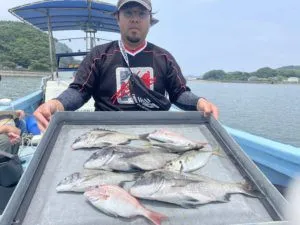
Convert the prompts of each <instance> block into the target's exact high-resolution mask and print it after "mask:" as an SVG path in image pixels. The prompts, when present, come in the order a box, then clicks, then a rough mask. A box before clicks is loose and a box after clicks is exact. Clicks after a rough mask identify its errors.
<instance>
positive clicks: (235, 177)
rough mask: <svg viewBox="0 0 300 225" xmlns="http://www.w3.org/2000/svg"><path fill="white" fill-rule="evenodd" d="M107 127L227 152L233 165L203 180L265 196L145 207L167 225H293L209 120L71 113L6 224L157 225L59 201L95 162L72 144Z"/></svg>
mask: <svg viewBox="0 0 300 225" xmlns="http://www.w3.org/2000/svg"><path fill="white" fill-rule="evenodd" d="M99 127H101V128H107V129H113V130H118V131H122V132H127V133H135V134H142V133H147V132H151V131H153V130H155V129H158V128H167V129H169V130H173V131H177V132H180V133H182V134H184V135H185V136H186V137H188V138H190V139H194V140H198V141H207V142H209V143H210V144H212V145H213V146H219V147H220V148H221V153H222V154H224V155H227V156H228V157H225V158H224V157H217V156H213V157H212V158H211V159H210V161H209V162H208V164H207V165H206V166H205V167H204V168H202V169H201V170H199V171H197V173H200V174H203V175H206V176H209V177H212V178H214V179H217V180H221V181H227V182H241V181H245V180H247V181H248V182H250V183H251V184H252V185H254V186H255V187H256V188H257V190H258V191H260V192H261V193H262V194H263V195H264V196H265V198H263V199H258V198H250V197H245V196H243V195H232V197H231V200H230V202H228V203H221V204H207V205H204V206H199V207H198V208H196V209H183V208H180V207H177V206H173V205H170V204H164V203H158V202H152V201H141V202H142V203H143V204H144V206H145V207H146V208H149V209H152V210H154V211H158V212H161V213H164V214H165V215H167V216H168V218H169V219H168V220H166V221H164V222H163V223H162V224H163V225H167V224H168V225H169V224H172V225H177V224H180V225H183V224H211V225H220V224H222V225H223V224H285V222H283V220H284V216H283V213H282V209H283V208H284V207H285V206H286V204H287V202H286V200H285V199H284V198H283V196H282V195H281V194H280V193H279V192H278V191H277V189H276V188H275V187H274V186H273V185H272V184H271V183H270V182H269V181H268V180H267V178H266V177H265V176H264V175H263V174H262V173H261V171H260V170H259V169H258V168H257V167H256V166H255V164H254V163H253V162H252V161H251V160H250V159H249V158H248V157H247V156H246V155H245V154H244V152H243V151H242V150H241V148H240V147H239V146H238V145H237V144H236V142H235V141H234V140H233V139H232V138H231V137H230V136H229V135H228V133H227V132H226V131H225V130H224V129H223V127H222V126H221V125H220V124H219V122H218V121H216V120H214V119H213V118H208V119H207V118H204V117H202V116H201V115H200V114H199V113H197V112H95V113H87V112H83V113H79V112H76V113H75V112H63V113H57V114H56V115H55V116H54V117H53V119H52V121H51V123H50V126H49V128H48V130H47V132H46V133H45V135H44V137H43V139H42V141H41V143H40V144H39V146H38V148H37V150H36V152H35V154H34V156H33V158H32V160H31V163H30V165H29V166H28V168H27V170H26V171H25V173H24V175H23V176H22V178H21V180H20V182H19V184H18V186H17V187H16V190H15V192H14V193H13V195H12V197H11V199H10V201H9V203H8V205H7V207H6V209H5V211H4V213H3V215H2V217H1V218H0V225H9V224H22V225H50V224H51V225H59V224H63V225H70V224H74V225H96V224H97V225H98V224H103V225H110V224H150V222H148V221H147V220H146V219H144V218H142V217H137V218H134V219H130V220H124V219H119V218H113V217H110V216H107V215H105V214H104V213H102V212H101V211H99V210H97V209H96V208H94V207H92V206H91V205H90V204H88V203H87V201H86V200H85V199H84V196H83V195H82V194H74V193H56V190H55V188H56V185H57V183H58V182H59V181H60V180H61V179H63V178H64V177H65V176H67V175H70V174H71V173H74V172H80V171H81V170H82V165H83V163H84V161H85V160H86V159H87V158H89V156H90V155H91V154H92V152H91V151H80V150H78V151H72V150H71V144H72V142H73V141H74V140H75V138H77V137H78V136H80V135H81V134H83V133H85V132H87V131H88V130H90V129H92V128H99ZM131 144H132V145H139V144H141V143H139V142H132V143H131ZM276 221H277V222H276ZM281 221H282V222H281Z"/></svg>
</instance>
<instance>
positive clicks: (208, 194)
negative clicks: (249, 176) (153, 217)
mask: <svg viewBox="0 0 300 225" xmlns="http://www.w3.org/2000/svg"><path fill="white" fill-rule="evenodd" d="M130 193H131V194H132V195H133V196H135V197H138V198H142V199H149V200H157V201H162V202H168V203H173V204H176V205H180V206H182V207H185V208H190V207H196V206H198V205H202V204H208V203H211V202H228V201H229V197H230V195H232V194H238V193H240V194H245V195H248V196H252V197H255V196H254V195H253V194H252V193H251V187H250V185H248V184H246V183H245V184H239V183H225V182H221V181H216V180H213V179H210V178H206V177H203V176H199V178H198V179H197V178H192V179H189V178H188V175H187V176H183V175H181V174H178V173H174V176H173V178H172V173H171V172H170V171H169V172H167V173H166V175H164V172H163V171H158V172H157V171H152V172H150V173H145V174H144V175H143V176H141V177H140V178H139V179H138V180H137V181H136V183H135V184H134V185H133V186H132V187H131V188H130Z"/></svg>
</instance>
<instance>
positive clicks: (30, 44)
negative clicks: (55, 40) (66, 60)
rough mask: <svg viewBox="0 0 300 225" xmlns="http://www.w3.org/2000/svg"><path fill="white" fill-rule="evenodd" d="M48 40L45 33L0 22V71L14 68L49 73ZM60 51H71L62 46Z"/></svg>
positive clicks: (23, 25) (21, 24)
mask: <svg viewBox="0 0 300 225" xmlns="http://www.w3.org/2000/svg"><path fill="white" fill-rule="evenodd" d="M48 42H49V40H48V35H47V33H44V32H42V31H39V30H37V29H35V28H33V27H31V26H30V25H28V24H25V23H22V22H12V21H0V69H1V68H2V69H16V67H19V68H23V69H29V70H40V71H49V70H50V68H51V65H50V57H49V43H48ZM58 46H60V48H62V49H68V50H69V51H70V52H71V50H70V49H69V48H68V47H67V46H66V45H62V44H60V43H59V44H58Z"/></svg>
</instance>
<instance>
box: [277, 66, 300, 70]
mask: <svg viewBox="0 0 300 225" xmlns="http://www.w3.org/2000/svg"><path fill="white" fill-rule="evenodd" d="M278 70H300V66H283V67H280V68H278Z"/></svg>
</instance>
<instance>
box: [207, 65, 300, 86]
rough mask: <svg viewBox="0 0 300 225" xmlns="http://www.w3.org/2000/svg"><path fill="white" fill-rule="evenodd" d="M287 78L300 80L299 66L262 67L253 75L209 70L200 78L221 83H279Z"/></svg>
mask: <svg viewBox="0 0 300 225" xmlns="http://www.w3.org/2000/svg"><path fill="white" fill-rule="evenodd" d="M288 77H298V78H300V66H287V67H281V68H278V69H272V68H269V67H264V68H261V69H258V70H257V71H255V72H253V73H246V72H240V71H236V72H229V73H226V72H224V71H223V70H211V71H209V72H207V73H205V74H204V75H203V77H202V79H204V80H221V81H250V82H272V83H273V82H281V81H283V80H286V79H287V78H288Z"/></svg>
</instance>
